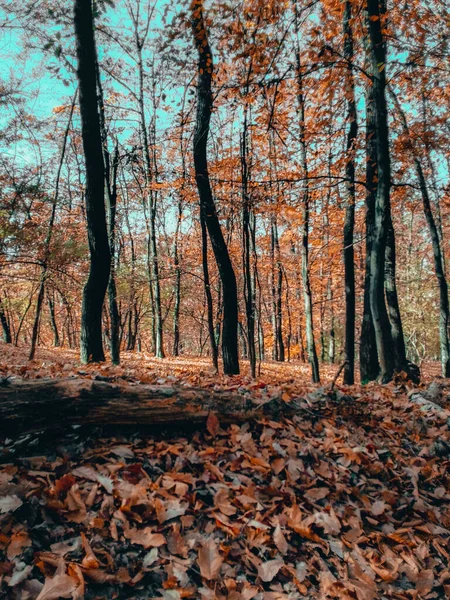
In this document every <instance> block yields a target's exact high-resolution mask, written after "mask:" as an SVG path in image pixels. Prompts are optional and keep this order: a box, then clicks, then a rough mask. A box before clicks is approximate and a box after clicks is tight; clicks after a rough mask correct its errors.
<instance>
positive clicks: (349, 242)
mask: <svg viewBox="0 0 450 600" xmlns="http://www.w3.org/2000/svg"><path fill="white" fill-rule="evenodd" d="M351 19H352V3H351V1H350V0H347V1H346V3H345V9H344V57H345V60H346V61H347V74H346V75H347V81H346V97H347V122H348V127H349V129H348V132H347V156H346V165H345V178H346V183H345V192H346V194H345V195H346V208H345V222H344V279H345V341H344V346H345V348H344V354H345V366H344V384H346V385H353V384H354V383H355V252H354V247H353V234H354V229H355V152H356V147H355V144H356V137H357V135H358V123H357V115H356V102H355V83H354V79H353V31H352V24H351Z"/></svg>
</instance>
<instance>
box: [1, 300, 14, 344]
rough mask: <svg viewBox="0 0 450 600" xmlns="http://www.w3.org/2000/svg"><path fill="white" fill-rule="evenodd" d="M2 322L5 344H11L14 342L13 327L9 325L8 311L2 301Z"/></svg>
mask: <svg viewBox="0 0 450 600" xmlns="http://www.w3.org/2000/svg"><path fill="white" fill-rule="evenodd" d="M0 323H1V324H2V336H3V341H4V342H5V344H11V343H12V336H11V328H10V326H9V323H8V319H7V317H6V313H5V311H4V310H3V306H2V304H1V303H0Z"/></svg>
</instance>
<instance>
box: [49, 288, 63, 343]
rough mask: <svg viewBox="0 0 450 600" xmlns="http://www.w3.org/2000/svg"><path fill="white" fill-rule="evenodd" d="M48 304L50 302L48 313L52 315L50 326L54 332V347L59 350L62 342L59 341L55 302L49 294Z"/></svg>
mask: <svg viewBox="0 0 450 600" xmlns="http://www.w3.org/2000/svg"><path fill="white" fill-rule="evenodd" d="M47 302H48V312H49V314H50V325H51V328H52V331H53V346H54V347H55V348H58V347H59V346H60V345H61V341H60V339H59V331H58V324H57V323H56V316H55V301H54V299H53V298H52V297H51V296H50V295H49V293H48V292H47Z"/></svg>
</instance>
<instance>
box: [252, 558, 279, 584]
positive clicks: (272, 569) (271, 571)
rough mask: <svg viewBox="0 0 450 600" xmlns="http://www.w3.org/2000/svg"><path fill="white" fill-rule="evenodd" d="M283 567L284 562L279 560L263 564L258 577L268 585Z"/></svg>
mask: <svg viewBox="0 0 450 600" xmlns="http://www.w3.org/2000/svg"><path fill="white" fill-rule="evenodd" d="M283 565H284V562H283V561H282V560H280V559H278V558H277V559H275V560H269V561H267V562H265V563H261V564H260V565H259V567H258V576H259V577H260V578H261V579H262V580H263V581H265V582H266V583H267V582H269V581H272V579H273V578H274V577H275V576H276V575H277V573H278V571H279V570H280V569H281V567H282V566H283Z"/></svg>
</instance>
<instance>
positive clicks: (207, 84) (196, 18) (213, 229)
mask: <svg viewBox="0 0 450 600" xmlns="http://www.w3.org/2000/svg"><path fill="white" fill-rule="evenodd" d="M191 20H192V30H193V35H194V41H195V45H196V48H197V51H198V55H199V61H198V83H197V121H196V127H195V132H194V140H193V152H194V166H195V180H196V183H197V189H198V195H199V198H200V211H201V214H202V218H203V219H204V220H205V223H206V226H207V229H208V234H209V237H210V240H211V246H212V249H213V252H214V257H215V259H216V263H217V267H218V269H219V275H220V278H221V281H222V286H223V326H222V358H223V368H224V372H225V373H226V374H227V375H234V374H238V373H239V359H238V302H237V285H236V277H235V274H234V270H233V265H232V263H231V259H230V255H229V253H228V248H227V245H226V243H225V239H224V237H223V233H222V229H221V227H220V223H219V218H218V216H217V211H216V206H215V203H214V199H213V195H212V190H211V184H210V181H209V174H208V159H207V143H208V135H209V126H210V121H211V112H212V108H213V97H212V91H211V82H212V73H213V59H212V54H211V49H210V46H209V43H208V36H207V31H206V26H205V22H204V19H203V1H202V0H193V1H192V3H191Z"/></svg>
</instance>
